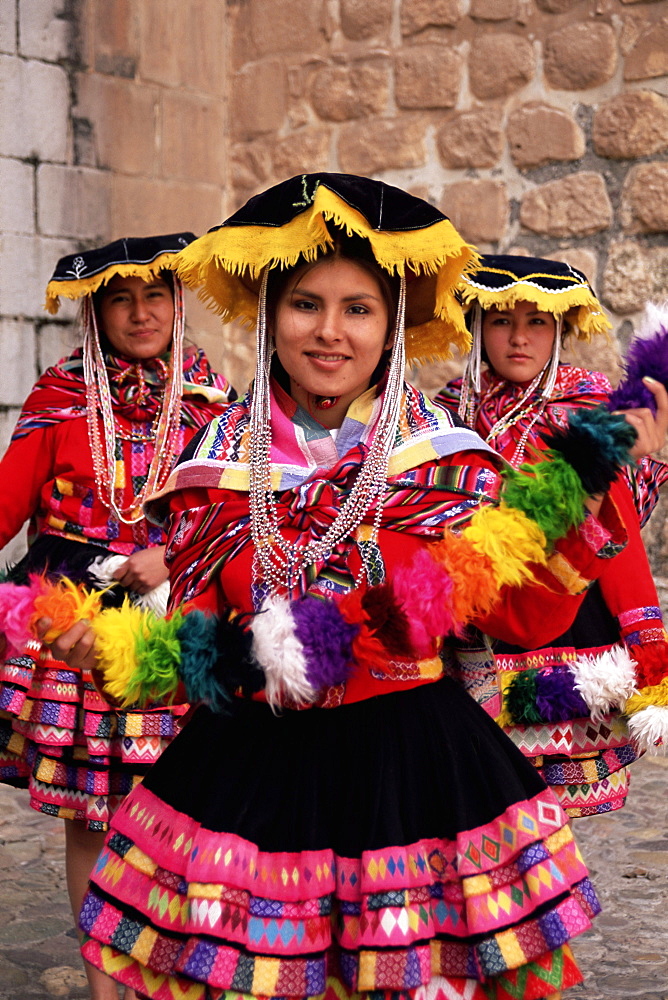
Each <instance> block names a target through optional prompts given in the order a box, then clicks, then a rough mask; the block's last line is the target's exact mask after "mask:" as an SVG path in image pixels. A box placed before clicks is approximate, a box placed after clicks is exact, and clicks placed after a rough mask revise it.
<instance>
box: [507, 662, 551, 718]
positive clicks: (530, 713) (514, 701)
mask: <svg viewBox="0 0 668 1000" xmlns="http://www.w3.org/2000/svg"><path fill="white" fill-rule="evenodd" d="M537 673H538V671H537V670H523V671H522V672H521V673H518V674H516V675H515V676H514V677H513V679H512V681H511V682H510V684H509V685H508V688H507V690H506V692H505V696H504V707H505V708H506V710H507V711H508V713H509V715H510V717H511V719H512V721H513V722H514V723H516V724H518V725H526V726H532V725H535V724H536V723H538V722H542V721H543V720H542V718H541V715H540V712H539V711H538V709H537V707H536V675H537Z"/></svg>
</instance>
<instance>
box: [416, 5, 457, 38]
mask: <svg viewBox="0 0 668 1000" xmlns="http://www.w3.org/2000/svg"><path fill="white" fill-rule="evenodd" d="M464 13H465V2H464V0H401V33H402V35H415V34H417V33H418V32H419V31H424V29H425V28H454V27H455V25H456V24H457V23H458V22H459V20H460V19H461V18H462V17H463V16H464Z"/></svg>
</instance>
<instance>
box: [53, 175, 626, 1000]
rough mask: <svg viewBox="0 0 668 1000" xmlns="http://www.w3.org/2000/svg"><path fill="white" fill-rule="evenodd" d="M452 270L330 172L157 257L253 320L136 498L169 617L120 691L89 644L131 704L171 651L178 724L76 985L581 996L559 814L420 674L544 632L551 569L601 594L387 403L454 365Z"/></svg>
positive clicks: (479, 721)
mask: <svg viewBox="0 0 668 1000" xmlns="http://www.w3.org/2000/svg"><path fill="white" fill-rule="evenodd" d="M475 261H476V255H475V253H474V252H473V251H472V249H471V248H470V247H468V246H466V244H465V243H464V242H463V241H462V240H461V238H460V237H459V236H458V234H457V233H456V231H455V230H454V229H453V228H452V226H451V224H450V223H449V221H448V220H447V219H446V218H445V217H444V216H443V215H442V214H441V213H440V212H438V211H437V210H435V209H434V208H432V207H431V206H429V205H428V204H426V203H425V202H423V201H421V200H420V199H418V198H415V197H413V196H411V195H409V194H406V193H405V192H403V191H401V190H399V189H397V188H394V187H392V186H390V185H388V184H384V183H382V182H380V181H374V180H369V179H366V178H361V177H353V176H347V175H342V174H326V173H323V174H311V175H306V176H302V177H294V178H292V179H291V180H289V181H285V182H284V183H282V184H279V185H277V186H276V187H274V188H271V189H270V190H268V191H266V192H264V193H263V194H261V195H258V196H257V197H255V198H253V199H251V201H250V202H249V203H248V204H247V205H246V206H244V208H242V209H241V210H240V211H239V212H237V213H236V214H235V215H233V216H232V217H231V218H230V219H228V220H227V222H226V223H224V224H223V226H221V227H219V228H217V229H215V230H212V231H211V232H210V233H209V234H208V235H206V236H204V237H203V238H202V239H201V240H198V241H196V242H195V243H193V244H192V245H191V246H189V247H188V248H186V250H184V252H183V254H181V255H180V258H179V264H178V270H179V273H180V274H181V275H182V276H183V277H184V279H185V280H186V281H188V282H192V283H194V284H199V285H200V287H201V294H202V296H203V297H204V298H205V299H207V300H209V301H210V302H212V303H213V304H214V305H215V307H216V308H217V309H218V310H219V311H220V313H221V314H222V316H223V317H224V318H225V319H228V320H229V319H241V320H246V321H247V322H248V323H249V324H251V323H252V324H254V325H255V327H256V338H257V367H256V371H255V379H254V382H253V383H252V386H251V388H250V391H249V393H248V395H247V396H246V397H245V398H244V399H242V400H240V401H239V402H237V403H234V404H232V405H231V406H230V407H228V409H227V410H226V411H225V413H224V414H223V415H222V416H221V417H220V418H219V419H217V420H215V421H213V422H212V423H211V425H210V426H209V427H208V428H207V429H206V430H205V431H203V432H202V433H201V434H200V436H199V437H198V438H197V439H196V440H195V441H194V442H192V443H191V445H190V446H189V447H188V449H187V450H186V452H185V454H184V455H183V456H182V460H181V462H180V464H179V465H178V466H177V468H176V469H175V470H174V472H173V473H172V475H171V476H170V478H169V480H168V482H167V483H166V485H165V486H164V487H163V489H162V490H160V491H159V492H158V493H157V494H156V495H155V496H154V497H153V498H152V499H151V500H150V501H149V502H148V506H147V510H148V512H149V516H150V517H151V518H153V519H156V520H159V521H160V523H163V524H165V526H168V528H169V533H170V541H169V544H168V558H169V562H170V580H171V585H172V598H171V601H172V605H171V607H172V612H171V617H169V618H168V621H167V622H165V623H164V626H161V629H160V634H159V636H158V634H157V632H151V630H150V629H149V630H148V632H147V633H146V634H145V635H144V636H143V638H142V640H141V643H140V644H139V646H141V649H140V648H139V646H138V648H137V663H136V665H135V666H134V667H128V665H127V664H125V663H123V664H120V663H117V662H114V660H113V658H112V657H107V656H106V655H105V654H104V651H103V650H102V649H101V648H100V645H99V643H98V645H97V647H96V649H97V653H98V658H97V661H96V665H97V668H98V670H99V672H100V674H101V675H102V677H103V678H104V684H105V685H106V686H107V687H108V688H109V689H113V690H114V691H115V692H116V694H117V696H119V695H120V696H122V692H123V690H124V689H125V690H127V691H132V696H133V697H134V696H136V695H137V693H138V691H140V690H141V691H142V692H143V696H144V697H148V698H150V697H152V696H155V692H156V684H157V682H156V681H155V680H154V679H151V678H147V677H144V678H143V679H142V671H141V663H140V661H141V660H142V657H143V656H144V653H142V649H143V650H144V652H145V650H146V648H152V647H153V646H154V645H155V646H156V648H157V644H158V640H159V641H160V643H162V644H163V646H164V645H165V644H167V643H168V642H169V644H170V648H172V649H174V655H173V678H172V680H171V690H177V689H178V688H179V686H181V685H182V686H183V687H185V690H186V692H187V696H188V698H189V699H190V700H191V702H192V703H193V704H197V705H198V706H199V707H198V708H197V710H196V712H195V714H194V716H193V718H192V719H191V721H190V722H189V723H188V724H187V725H186V726H185V728H184V730H183V732H182V733H181V734H180V735H179V737H178V738H177V739H176V740H175V741H174V743H173V744H172V745H171V747H169V748H168V750H167V752H166V754H165V755H163V757H162V758H161V760H160V761H159V762H158V763H157V764H156V765H155V767H154V768H153V769H152V771H151V774H150V775H149V776H147V778H146V780H145V781H144V782H143V783H142V785H141V786H139V787H138V788H137V789H136V790H135V792H134V793H133V794H132V796H131V797H130V799H129V800H127V801H126V803H125V805H124V806H123V807H122V809H121V811H120V813H119V814H118V816H117V818H116V819H115V821H114V824H113V830H112V832H111V833H110V835H109V837H108V841H107V847H106V849H105V851H104V853H103V854H102V855H101V858H100V861H99V863H98V865H97V866H96V869H95V872H94V874H93V876H92V880H91V887H90V892H89V894H88V896H87V898H86V901H85V903H84V907H83V910H82V913H81V927H82V930H83V931H84V934H85V944H84V949H83V950H84V955H85V956H86V958H87V959H88V961H89V962H91V963H93V964H94V965H96V966H98V967H99V968H101V969H104V970H105V971H107V972H108V973H109V974H110V975H112V976H114V977H115V978H117V979H118V980H119V981H120V982H122V983H125V984H127V985H128V986H131V987H133V988H134V989H135V990H136V991H137V992H138V993H139V994H142V995H145V996H149V997H155V998H161V1000H163V998H170V997H174V998H175V997H182V996H186V995H187V996H188V997H190V998H201V1000H204V998H205V997H230V998H232V997H240V996H254V997H272V998H278V997H286V996H289V997H300V998H304V1000H305V998H307V997H323V996H324V997H327V998H328V1000H334V998H335V997H336V998H338V1000H343V998H353V997H358V996H360V997H368V998H370V1000H372V998H376V997H379V996H385V995H389V994H390V993H391V994H392V995H393V996H396V997H401V998H405V1000H421V998H423V997H425V998H426V997H429V998H433V1000H446V998H451V997H466V998H470V1000H487V998H489V997H495V998H497V1000H504V998H506V997H508V998H509V997H523V998H525V1000H538V998H543V997H554V996H557V995H558V994H559V991H560V990H561V989H562V988H563V987H567V986H569V985H571V984H573V983H575V982H577V981H579V979H580V975H579V972H578V970H577V967H576V965H575V963H574V960H573V957H572V954H571V951H570V948H569V944H568V942H569V939H570V938H571V937H572V936H573V935H575V934H578V933H579V932H581V931H583V930H584V929H586V928H587V927H588V926H589V923H590V918H591V917H592V916H593V914H594V913H596V912H597V910H598V903H597V900H596V896H595V894H594V891H593V889H592V887H591V884H590V883H589V880H588V877H587V872H586V869H585V868H584V866H583V863H582V860H581V858H580V856H579V853H578V851H577V848H576V847H575V844H574V842H573V839H572V835H571V832H570V829H569V827H568V822H567V817H566V816H565V814H564V813H563V811H562V810H561V808H560V806H559V805H558V803H557V802H556V800H555V799H554V797H553V796H552V793H551V792H549V790H548V789H547V788H546V787H545V785H544V783H543V782H542V780H541V779H540V777H539V776H538V774H537V773H536V771H535V769H534V768H533V767H532V766H531V765H530V764H529V763H528V762H527V761H525V760H524V758H523V757H522V755H521V754H520V753H519V752H518V751H517V750H516V748H515V747H513V745H512V743H511V742H510V741H509V740H508V739H507V738H506V737H505V736H504V734H503V733H502V732H501V730H500V729H499V727H498V726H496V725H495V723H494V722H493V721H492V720H491V719H490V718H489V717H488V716H487V715H486V713H485V712H484V711H483V710H482V709H481V708H480V706H478V705H477V704H476V703H475V701H474V700H473V699H471V698H470V697H469V696H468V695H467V694H466V693H465V692H464V691H463V690H462V689H461V688H460V687H459V686H458V685H457V684H455V683H454V682H453V681H451V680H449V679H448V678H446V677H444V676H443V669H444V668H443V662H444V660H445V661H447V660H448V659H449V658H450V656H451V655H452V647H453V643H454V642H455V641H456V640H457V636H458V635H459V634H460V633H461V632H462V630H463V629H464V627H465V626H466V624H468V623H475V624H477V625H478V626H480V627H481V628H484V629H485V630H486V631H488V632H490V633H491V634H493V635H499V636H502V637H503V638H504V639H506V641H521V640H522V639H523V638H524V634H525V633H524V629H523V622H524V620H525V618H526V611H527V608H529V607H531V606H532V605H533V603H534V602H535V600H536V594H537V593H538V592H540V593H541V594H542V593H545V595H546V597H545V602H546V604H545V607H546V614H545V619H544V622H543V625H545V622H546V621H547V620H548V619H549V618H550V617H552V619H553V621H554V622H557V623H562V624H563V626H564V627H565V626H566V625H567V624H568V623H569V622H570V620H571V619H572V618H573V616H574V615H575V613H576V610H577V608H578V607H579V605H580V603H581V600H582V597H581V596H580V595H578V594H576V593H574V592H573V591H572V589H571V587H570V582H569V581H565V582H564V580H563V579H562V575H561V574H560V566H561V562H562V561H563V560H565V559H568V560H569V562H570V564H571V565H572V566H573V567H574V572H577V573H578V574H580V575H579V577H578V579H579V580H582V579H584V578H588V579H593V578H595V577H596V576H597V575H598V573H599V572H600V571H601V567H602V565H603V564H604V563H605V561H606V560H605V558H601V557H602V556H606V557H607V556H608V555H609V554H610V553H609V551H608V550H609V548H610V546H609V545H607V541H608V540H609V538H610V537H611V535H612V534H613V533H616V532H617V522H616V520H615V513H614V509H612V508H611V507H610V505H609V503H608V501H607V498H606V497H603V498H602V500H601V499H599V500H598V501H597V502H596V503H592V502H591V501H589V500H587V501H586V503H585V494H584V491H583V490H582V489H580V492H579V494H578V495H579V496H580V498H581V502H580V503H579V505H578V506H577V509H576V508H575V506H574V507H573V508H572V510H571V511H570V512H569V514H568V515H567V516H566V517H563V518H561V519H560V520H559V523H558V524H556V523H555V524H553V526H552V527H553V529H554V532H555V533H556V536H560V537H557V538H556V540H555V543H554V551H553V552H552V551H550V552H548V551H547V549H548V543H547V539H546V536H545V534H544V532H543V531H542V530H541V529H540V528H538V526H537V525H536V523H535V520H534V519H533V517H532V514H533V512H534V507H535V504H534V497H533V492H532V483H531V482H530V481H529V480H526V481H523V484H522V485H523V489H521V490H518V489H517V488H515V489H514V501H513V502H514V505H511V504H510V503H508V502H506V500H505V499H504V500H503V501H502V502H501V504H500V505H499V503H498V500H499V493H500V492H502V493H503V492H505V485H504V484H503V482H502V480H501V478H500V475H499V467H500V462H499V460H498V459H497V458H496V457H495V456H494V454H493V453H492V451H491V450H490V449H489V447H488V446H486V445H485V444H484V443H483V442H482V440H481V439H480V438H479V437H478V435H477V434H475V433H474V432H473V431H471V430H468V429H466V428H462V427H461V426H458V424H457V423H456V422H455V421H454V420H453V419H452V418H451V417H450V416H449V415H448V414H447V413H445V412H444V411H443V410H442V409H441V408H439V407H437V406H435V405H434V404H433V403H430V402H429V400H427V399H426V398H425V397H424V395H423V394H422V393H421V392H419V391H418V390H417V389H415V388H414V387H412V386H411V385H409V384H407V383H406V382H405V381H404V364H405V359H406V357H410V359H411V360H413V361H419V360H421V359H424V358H426V357H438V356H441V357H443V356H447V354H448V352H449V349H450V345H451V344H453V343H457V344H458V345H459V346H460V347H461V346H465V345H466V343H467V333H466V329H465V325H464V321H463V315H462V312H461V308H460V306H459V304H458V301H457V299H456V297H455V295H454V288H455V286H456V284H457V282H458V280H459V277H460V274H461V272H462V270H463V269H465V268H468V267H470V266H471V265H473V264H474V263H475ZM618 430H619V422H618V421H617V420H616V418H611V433H612V434H615V433H617V432H618ZM609 471H610V475H611V476H614V469H611V470H609ZM564 475H565V473H564ZM548 476H549V473H548ZM571 482H572V483H573V484H575V483H577V482H579V479H578V476H577V474H576V473H575V472H574V471H571ZM562 483H563V478H562V480H560V481H559V483H558V484H557V489H561V487H562ZM512 485H513V486H515V484H512ZM587 508H595V509H597V510H598V512H599V517H598V518H595V517H594V516H593V515H592V514H590V513H588V514H587V515H585V510H586V509H587ZM561 536H564V537H561ZM615 537H617V535H615ZM550 549H551V547H550ZM603 549H605V551H603ZM555 573H557V576H555ZM539 583H546V584H547V585H548V587H547V589H543V588H542V587H540V586H539ZM104 614H106V615H107V616H112V615H114V614H117V615H121V616H122V612H112V611H110V612H105V613H104ZM170 626H171V629H170ZM108 628H109V626H108V624H107V623H105V622H101V623H99V622H98V621H97V620H94V621H93V623H92V626H91V627H90V628H86V626H85V625H84V624H80V625H78V626H76V627H74V628H72V629H70V630H68V631H67V632H66V633H65V634H64V635H62V636H61V638H60V639H59V640H57V641H56V642H55V643H54V649H56V651H57V652H59V653H60V654H61V655H62V654H65V652H66V650H67V649H68V648H69V647H70V646H72V645H74V651H73V652H71V653H70V654H68V655H70V656H75V657H76V656H79V655H81V656H85V655H86V652H85V643H87V642H89V641H91V640H94V639H95V636H96V635H99V634H104V633H105V632H106V631H107V630H108ZM539 631H540V626H539V624H538V623H537V624H536V632H537V633H538V632H539ZM82 643H83V644H84V645H83V647H82V646H81V644H82ZM168 687H169V685H168V683H167V671H166V668H165V670H164V671H163V673H162V675H161V680H160V690H161V691H162V692H163V693H164V692H165V690H167V688H168Z"/></svg>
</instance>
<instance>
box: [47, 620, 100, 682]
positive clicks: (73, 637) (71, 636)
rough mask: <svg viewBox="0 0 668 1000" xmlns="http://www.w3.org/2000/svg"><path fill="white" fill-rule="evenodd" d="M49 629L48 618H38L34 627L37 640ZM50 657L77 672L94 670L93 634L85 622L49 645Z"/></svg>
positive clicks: (49, 621) (77, 623)
mask: <svg viewBox="0 0 668 1000" xmlns="http://www.w3.org/2000/svg"><path fill="white" fill-rule="evenodd" d="M50 627H51V620H50V619H49V618H40V619H39V621H38V622H37V624H36V626H35V630H36V632H37V638H38V639H42V638H43V637H44V636H45V635H46V633H47V632H48V630H49V629H50ZM49 648H50V650H51V655H52V656H53V657H54V659H56V660H64V661H65V663H66V664H67V665H68V667H72V668H73V669H74V668H76V669H78V670H94V669H95V663H96V655H95V632H94V631H93V629H92V628H91V627H90V624H89V623H88V622H87V621H80V622H76V623H75V624H74V625H73V626H72V627H71V628H68V630H67V631H66V632H63V633H62V634H61V635H59V636H58V638H57V639H54V641H53V642H52V643H50V645H49Z"/></svg>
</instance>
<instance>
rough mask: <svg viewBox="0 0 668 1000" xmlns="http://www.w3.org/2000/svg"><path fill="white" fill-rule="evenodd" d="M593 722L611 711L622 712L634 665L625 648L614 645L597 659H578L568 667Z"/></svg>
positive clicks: (631, 689) (633, 681)
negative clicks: (619, 710) (619, 709)
mask: <svg viewBox="0 0 668 1000" xmlns="http://www.w3.org/2000/svg"><path fill="white" fill-rule="evenodd" d="M570 669H571V671H572V673H573V675H574V686H575V688H576V690H577V691H579V692H580V694H581V695H582V697H583V699H584V701H585V702H586V704H587V708H588V709H589V711H590V713H591V717H592V719H593V720H594V722H598V721H600V719H601V718H602V717H603V716H604V715H605V714H606V713H607V712H609V711H610V710H611V709H613V708H621V709H623V708H624V706H625V704H626V701H627V699H628V698H630V697H631V695H632V694H633V692H634V690H635V685H636V662H635V660H634V659H633V658H632V657H631V655H630V654H629V651H628V650H627V649H626V647H625V646H613V647H612V649H609V650H607V651H606V652H605V653H600V654H599V655H598V656H581V657H579V658H578V659H577V660H576V661H575V663H572V664H571V667H570Z"/></svg>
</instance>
